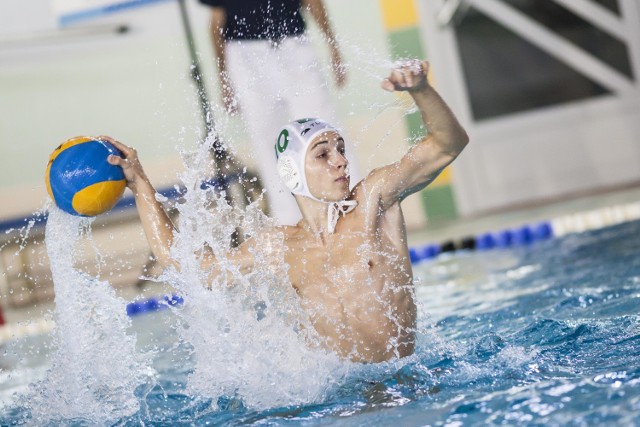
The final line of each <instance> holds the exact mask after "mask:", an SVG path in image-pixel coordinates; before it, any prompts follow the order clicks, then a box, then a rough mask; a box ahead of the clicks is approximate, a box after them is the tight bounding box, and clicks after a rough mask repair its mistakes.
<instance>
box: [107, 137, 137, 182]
mask: <svg viewBox="0 0 640 427" xmlns="http://www.w3.org/2000/svg"><path fill="white" fill-rule="evenodd" d="M98 139H99V140H101V141H107V142H109V143H111V144H113V146H114V147H116V148H117V149H118V150H119V151H120V153H122V156H114V155H110V156H109V157H107V162H109V163H110V164H112V165H115V166H120V167H121V168H122V171H123V172H124V177H125V179H126V180H127V187H129V188H130V189H132V190H134V189H135V186H136V184H138V183H140V182H141V181H142V180H145V179H146V175H145V173H144V170H143V169H142V165H141V164H140V160H138V152H137V151H136V149H135V148H131V147H129V146H127V145H124V144H123V143H121V142H119V141H116V140H115V139H113V138H111V137H109V136H105V135H101V136H99V137H98Z"/></svg>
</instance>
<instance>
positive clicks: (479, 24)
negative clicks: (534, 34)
mask: <svg viewBox="0 0 640 427" xmlns="http://www.w3.org/2000/svg"><path fill="white" fill-rule="evenodd" d="M456 33H457V40H458V45H459V51H460V56H461V59H462V66H463V71H464V75H465V80H466V84H467V89H468V91H469V98H470V101H471V108H472V112H473V115H474V117H475V119H476V120H483V119H488V118H493V117H499V116H503V115H507V114H511V113H515V112H522V111H527V110H534V109H538V108H543V107H548V106H553V105H559V104H563V103H568V102H574V101H578V100H582V99H586V98H591V97H597V96H602V95H605V94H608V93H609V91H608V90H607V89H606V88H604V87H603V86H601V85H600V84H598V83H596V82H593V81H592V80H590V79H589V78H587V77H585V76H584V75H582V74H581V73H579V72H577V71H575V70H574V69H573V68H571V67H569V66H568V65H566V64H564V63H563V62H561V61H559V60H557V59H556V58H554V57H552V56H551V55H549V54H548V53H546V52H544V51H542V50H541V49H539V48H538V47H536V46H535V45H533V44H531V43H530V42H528V41H526V40H524V39H522V38H521V37H520V36H518V35H516V34H514V33H513V32H511V31H510V30H508V29H507V28H505V27H503V26H502V25H500V24H498V23H497V22H495V21H494V20H492V19H490V18H488V17H486V16H485V15H483V14H481V13H480V12H478V11H476V10H475V9H473V8H471V9H469V10H468V12H467V14H466V16H465V17H464V18H463V19H462V20H461V21H460V23H459V25H458V26H457V27H456Z"/></svg>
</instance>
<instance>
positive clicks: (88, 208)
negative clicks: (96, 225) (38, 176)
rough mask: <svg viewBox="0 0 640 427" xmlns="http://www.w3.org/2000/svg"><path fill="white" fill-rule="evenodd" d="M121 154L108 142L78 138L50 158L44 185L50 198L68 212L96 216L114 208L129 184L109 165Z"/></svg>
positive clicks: (118, 168)
mask: <svg viewBox="0 0 640 427" xmlns="http://www.w3.org/2000/svg"><path fill="white" fill-rule="evenodd" d="M110 154H113V155H116V156H120V155H121V153H120V151H118V149H116V148H115V147H114V146H113V145H112V144H110V143H108V142H106V141H99V140H97V139H94V138H91V137H86V136H79V137H76V138H72V139H70V140H68V141H66V142H65V143H64V144H62V145H60V146H59V147H58V148H56V149H55V150H54V151H53V153H51V156H50V157H49V163H48V164H47V170H46V173H45V183H46V185H47V191H48V192H49V196H51V198H52V199H53V201H54V202H55V204H56V205H57V206H58V207H59V208H60V209H62V210H63V211H65V212H68V213H70V214H72V215H79V216H95V215H98V214H101V213H103V212H106V211H108V210H109V209H111V208H113V207H114V206H115V204H116V203H117V202H118V200H119V199H120V197H122V193H123V192H124V188H125V186H126V184H127V181H126V179H125V178H124V173H123V172H122V168H121V167H120V166H114V165H111V164H109V162H107V157H108V156H109V155H110Z"/></svg>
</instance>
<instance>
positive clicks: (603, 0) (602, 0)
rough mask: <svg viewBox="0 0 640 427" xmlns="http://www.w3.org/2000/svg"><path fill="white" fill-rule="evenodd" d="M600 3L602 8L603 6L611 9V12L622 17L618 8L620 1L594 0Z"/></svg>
mask: <svg viewBox="0 0 640 427" xmlns="http://www.w3.org/2000/svg"><path fill="white" fill-rule="evenodd" d="M593 1H594V2H596V3H598V4H599V5H600V6H603V7H605V8H607V9H609V10H610V11H611V12H613V13H615V14H616V15H620V9H619V8H618V0H593Z"/></svg>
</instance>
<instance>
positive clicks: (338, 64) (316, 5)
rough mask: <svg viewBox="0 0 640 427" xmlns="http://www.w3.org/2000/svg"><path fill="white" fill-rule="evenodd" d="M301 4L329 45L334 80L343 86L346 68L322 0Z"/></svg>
mask: <svg viewBox="0 0 640 427" xmlns="http://www.w3.org/2000/svg"><path fill="white" fill-rule="evenodd" d="M302 5H303V6H304V7H305V8H306V10H307V11H309V14H310V15H311V17H312V18H313V20H314V21H315V22H316V24H318V28H319V29H320V32H321V33H322V35H323V36H324V39H325V40H326V42H327V45H328V46H329V52H330V54H331V69H332V71H333V76H334V78H335V81H336V86H338V87H342V86H344V84H345V83H346V81H347V73H346V68H345V66H344V63H343V61H342V54H341V53H340V48H339V47H338V41H337V40H336V36H335V34H334V32H333V28H332V27H331V22H330V21H329V16H328V15H327V9H326V8H325V7H324V2H323V1H322V0H302Z"/></svg>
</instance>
